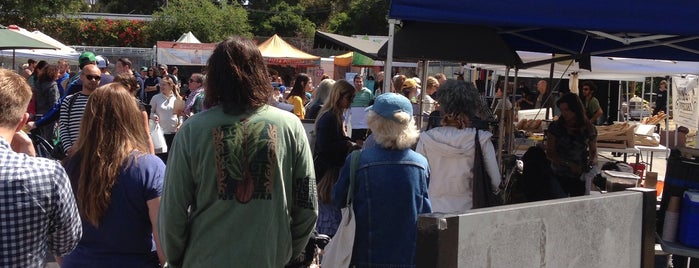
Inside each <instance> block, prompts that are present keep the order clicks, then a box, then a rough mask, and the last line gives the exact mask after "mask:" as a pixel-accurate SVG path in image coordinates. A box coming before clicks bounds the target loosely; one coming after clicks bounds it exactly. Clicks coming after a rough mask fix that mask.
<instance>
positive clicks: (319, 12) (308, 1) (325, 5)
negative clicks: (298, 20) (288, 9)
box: [299, 0, 333, 28]
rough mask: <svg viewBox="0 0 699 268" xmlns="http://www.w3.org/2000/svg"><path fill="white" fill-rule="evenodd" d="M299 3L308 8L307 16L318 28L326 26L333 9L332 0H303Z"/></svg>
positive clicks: (305, 13)
mask: <svg viewBox="0 0 699 268" xmlns="http://www.w3.org/2000/svg"><path fill="white" fill-rule="evenodd" d="M299 4H300V5H301V6H303V7H305V8H306V11H305V12H304V15H305V17H306V18H307V19H308V20H310V21H311V22H313V23H314V24H315V25H316V26H317V27H318V28H324V27H325V24H327V22H328V18H329V17H330V14H331V13H332V11H333V4H332V0H301V1H300V2H299Z"/></svg>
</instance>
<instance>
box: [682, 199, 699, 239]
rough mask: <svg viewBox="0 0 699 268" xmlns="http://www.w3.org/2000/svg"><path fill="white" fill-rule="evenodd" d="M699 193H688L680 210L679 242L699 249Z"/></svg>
mask: <svg viewBox="0 0 699 268" xmlns="http://www.w3.org/2000/svg"><path fill="white" fill-rule="evenodd" d="M697 226H699V192H698V191H686V192H684V197H683V198H682V208H681V209H680V224H679V232H678V236H677V238H678V240H679V241H680V243H682V244H684V245H686V246H689V247H694V248H699V228H697Z"/></svg>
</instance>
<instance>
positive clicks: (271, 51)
mask: <svg viewBox="0 0 699 268" xmlns="http://www.w3.org/2000/svg"><path fill="white" fill-rule="evenodd" d="M257 47H258V48H259V49H260V52H261V53H262V57H264V58H265V62H266V63H267V64H272V65H291V66H314V65H320V57H318V56H314V55H311V54H308V53H306V52H303V51H301V50H300V49H298V48H295V47H294V46H292V45H290V44H289V43H287V42H286V41H284V40H283V39H282V38H281V37H279V36H278V35H276V34H275V35H274V36H272V37H270V38H269V39H267V40H266V41H264V42H262V43H261V44H259V45H258V46H257Z"/></svg>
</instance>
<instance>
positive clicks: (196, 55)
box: [156, 41, 216, 66]
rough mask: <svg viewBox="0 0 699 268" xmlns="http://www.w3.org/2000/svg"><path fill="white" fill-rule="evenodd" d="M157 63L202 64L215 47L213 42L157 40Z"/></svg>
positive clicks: (204, 63)
mask: <svg viewBox="0 0 699 268" xmlns="http://www.w3.org/2000/svg"><path fill="white" fill-rule="evenodd" d="M156 46H157V52H156V53H157V55H158V63H164V64H167V65H191V66H203V65H206V62H207V61H208V60H209V57H211V54H212V53H213V52H214V48H216V44H215V43H178V42H165V41H158V43H157V45H156Z"/></svg>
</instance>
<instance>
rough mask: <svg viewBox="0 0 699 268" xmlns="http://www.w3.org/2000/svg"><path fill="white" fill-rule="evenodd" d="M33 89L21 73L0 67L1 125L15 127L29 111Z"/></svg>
mask: <svg viewBox="0 0 699 268" xmlns="http://www.w3.org/2000/svg"><path fill="white" fill-rule="evenodd" d="M31 98H32V89H31V87H29V84H28V83H27V79H24V77H22V76H21V75H19V74H17V73H15V72H13V71H11V70H8V69H5V68H0V126H2V127H6V128H15V127H16V126H17V124H18V123H19V121H21V120H22V117H23V116H24V113H25V112H27V106H28V105H29V100H31Z"/></svg>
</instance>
